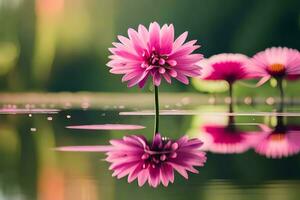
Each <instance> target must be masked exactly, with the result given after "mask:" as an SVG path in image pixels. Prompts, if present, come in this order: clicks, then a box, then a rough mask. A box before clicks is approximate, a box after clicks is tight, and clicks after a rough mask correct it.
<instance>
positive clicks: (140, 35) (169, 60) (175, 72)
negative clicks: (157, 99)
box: [107, 22, 203, 88]
mask: <svg viewBox="0 0 300 200" xmlns="http://www.w3.org/2000/svg"><path fill="white" fill-rule="evenodd" d="M187 35H188V33H187V32H184V33H183V34H182V35H180V36H179V37H178V38H177V39H176V40H175V41H174V27H173V25H172V24H171V25H169V26H168V25H167V24H165V25H163V26H162V27H161V28H160V26H159V24H158V23H156V22H154V23H151V24H150V26H149V30H147V29H146V28H145V27H144V26H143V25H139V27H138V31H135V30H134V29H132V28H130V29H128V36H129V38H126V37H124V36H118V39H119V41H120V42H117V43H115V42H114V43H113V45H114V47H113V48H110V49H109V51H110V52H111V53H112V55H110V56H109V58H110V59H111V60H110V61H109V62H108V63H107V66H109V67H110V68H111V69H110V72H111V73H113V74H124V76H123V78H122V81H123V82H125V81H128V87H132V86H134V85H137V84H138V85H139V87H141V88H142V87H144V85H145V83H146V81H147V79H148V77H149V76H152V79H153V84H154V85H156V86H159V85H160V83H161V79H162V78H164V79H165V80H166V81H167V82H168V83H171V78H172V77H173V78H175V79H177V80H178V81H180V82H182V83H184V84H188V83H189V80H188V78H187V77H194V76H198V75H200V67H199V66H197V65H196V63H197V62H199V61H200V60H201V59H202V58H203V56H202V54H192V52H193V51H194V50H196V49H198V48H199V47H200V46H198V45H195V43H196V40H192V41H190V42H187V43H184V42H185V40H186V38H187Z"/></svg>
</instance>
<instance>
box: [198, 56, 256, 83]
mask: <svg viewBox="0 0 300 200" xmlns="http://www.w3.org/2000/svg"><path fill="white" fill-rule="evenodd" d="M248 62H249V58H248V57H247V56H245V55H243V54H232V53H222V54H218V55H214V56H211V57H210V58H208V59H203V60H201V61H200V62H199V63H198V64H199V65H200V66H201V67H202V68H203V71H202V74H201V76H200V78H202V79H204V80H225V81H227V82H228V83H234V82H235V81H237V80H241V79H247V78H250V77H249V71H248V70H247V68H246V66H247V63H248Z"/></svg>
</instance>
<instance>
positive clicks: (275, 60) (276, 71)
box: [251, 47, 300, 81]
mask: <svg viewBox="0 0 300 200" xmlns="http://www.w3.org/2000/svg"><path fill="white" fill-rule="evenodd" d="M251 61H252V62H251V69H252V70H251V71H252V75H253V76H256V77H263V78H264V80H265V81H267V80H268V79H270V78H271V77H274V78H276V79H283V78H286V79H289V78H291V79H295V78H298V77H299V75H300V53H299V51H298V50H296V49H290V48H287V47H272V48H268V49H266V50H264V51H261V52H258V53H257V54H255V55H254V56H253V58H252V59H251Z"/></svg>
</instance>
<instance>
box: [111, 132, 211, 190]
mask: <svg viewBox="0 0 300 200" xmlns="http://www.w3.org/2000/svg"><path fill="white" fill-rule="evenodd" d="M110 143H111V145H112V147H111V150H110V151H108V152H107V158H106V160H107V161H108V162H110V163H111V165H110V169H111V170H113V171H114V173H113V176H117V178H122V177H125V176H127V175H128V182H129V183H130V182H132V181H134V180H135V179H137V180H138V184H139V186H142V185H144V184H145V182H146V181H147V180H148V183H149V185H150V186H152V187H157V186H158V185H159V184H160V182H161V183H162V184H163V185H164V186H167V185H168V184H169V182H172V183H173V181H174V169H175V170H176V171H177V172H178V173H180V174H181V175H182V176H183V177H185V178H188V174H187V171H190V172H193V173H198V171H197V170H196V169H195V168H194V167H193V166H203V165H204V163H205V161H206V156H205V153H204V152H202V151H200V150H199V147H200V146H201V145H202V142H201V141H200V140H198V139H191V140H189V139H188V138H187V137H186V136H184V137H181V138H180V139H179V140H177V141H172V140H169V139H165V138H162V137H161V136H160V134H159V133H158V134H156V136H155V138H154V140H153V142H152V144H149V143H148V142H147V141H146V139H145V138H144V137H143V136H135V135H132V136H126V137H124V138H123V139H118V140H111V141H110Z"/></svg>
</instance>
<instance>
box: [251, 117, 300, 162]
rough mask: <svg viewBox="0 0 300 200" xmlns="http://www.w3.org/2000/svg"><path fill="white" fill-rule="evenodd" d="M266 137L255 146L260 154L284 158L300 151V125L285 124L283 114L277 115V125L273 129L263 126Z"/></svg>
mask: <svg viewBox="0 0 300 200" xmlns="http://www.w3.org/2000/svg"><path fill="white" fill-rule="evenodd" d="M262 128H263V133H262V134H263V135H264V137H263V138H262V139H261V140H260V141H259V142H258V143H257V145H255V146H254V149H255V151H256V152H257V153H258V154H261V155H264V156H266V157H268V158H282V157H288V156H292V155H295V154H297V153H299V152H300V126H288V125H285V124H284V119H283V117H282V116H278V117H277V126H276V127H275V128H274V129H271V128H269V127H267V126H262Z"/></svg>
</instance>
